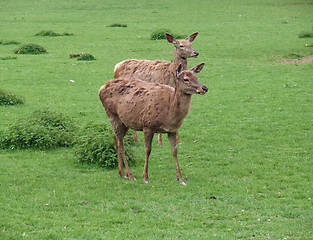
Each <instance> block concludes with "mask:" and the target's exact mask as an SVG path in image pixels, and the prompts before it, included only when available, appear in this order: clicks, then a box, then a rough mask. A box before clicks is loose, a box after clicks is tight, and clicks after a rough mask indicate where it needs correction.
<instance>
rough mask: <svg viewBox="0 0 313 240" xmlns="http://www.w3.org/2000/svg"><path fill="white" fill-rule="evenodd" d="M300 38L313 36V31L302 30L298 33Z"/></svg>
mask: <svg viewBox="0 0 313 240" xmlns="http://www.w3.org/2000/svg"><path fill="white" fill-rule="evenodd" d="M298 37H299V38H313V32H301V33H299V35H298Z"/></svg>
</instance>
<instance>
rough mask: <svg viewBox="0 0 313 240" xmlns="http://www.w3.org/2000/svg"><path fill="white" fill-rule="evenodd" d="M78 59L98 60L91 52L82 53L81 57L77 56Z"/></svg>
mask: <svg viewBox="0 0 313 240" xmlns="http://www.w3.org/2000/svg"><path fill="white" fill-rule="evenodd" d="M77 60H78V61H92V60H96V58H95V57H94V56H92V55H91V54H82V55H81V56H80V57H78V58H77Z"/></svg>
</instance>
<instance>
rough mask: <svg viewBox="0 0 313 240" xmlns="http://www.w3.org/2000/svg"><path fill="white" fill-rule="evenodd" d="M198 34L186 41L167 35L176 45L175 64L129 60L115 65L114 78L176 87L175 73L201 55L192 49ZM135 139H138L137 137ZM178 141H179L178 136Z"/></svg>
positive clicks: (160, 140)
mask: <svg viewBox="0 0 313 240" xmlns="http://www.w3.org/2000/svg"><path fill="white" fill-rule="evenodd" d="M197 35H198V32H196V33H193V34H191V35H190V36H189V37H187V38H186V39H184V40H176V39H175V38H174V37H173V36H171V35H170V34H168V33H166V38H167V40H168V42H169V43H172V44H173V45H174V47H175V48H174V60H173V62H172V63H171V62H169V61H161V60H154V61H151V60H138V59H127V60H125V61H123V62H120V63H118V64H116V65H115V68H114V78H120V77H126V78H131V77H133V78H138V79H141V80H143V81H147V82H153V83H159V84H165V85H169V86H172V87H174V86H175V78H176V76H175V72H176V69H177V68H178V66H179V65H181V66H182V69H183V70H186V69H187V58H190V57H197V56H198V55H199V53H198V52H196V51H195V50H194V49H193V48H192V47H191V42H192V41H193V40H194V39H195V38H196V36H197ZM134 138H135V139H138V137H137V136H136V135H135V136H134ZM177 141H178V142H180V141H179V138H178V134H177ZM159 144H160V145H161V144H162V138H161V135H159Z"/></svg>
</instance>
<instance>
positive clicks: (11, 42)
mask: <svg viewBox="0 0 313 240" xmlns="http://www.w3.org/2000/svg"><path fill="white" fill-rule="evenodd" d="M18 44H21V43H20V42H19V41H15V40H0V45H18Z"/></svg>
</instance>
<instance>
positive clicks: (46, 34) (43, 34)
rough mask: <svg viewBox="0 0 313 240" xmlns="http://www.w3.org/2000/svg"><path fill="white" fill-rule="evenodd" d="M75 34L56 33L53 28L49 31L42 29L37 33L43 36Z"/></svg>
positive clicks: (68, 34) (70, 34)
mask: <svg viewBox="0 0 313 240" xmlns="http://www.w3.org/2000/svg"><path fill="white" fill-rule="evenodd" d="M72 35H74V34H73V33H68V32H65V33H56V32H54V31H52V30H48V31H45V30H44V31H41V32H38V33H36V34H35V36H42V37H58V36H72Z"/></svg>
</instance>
